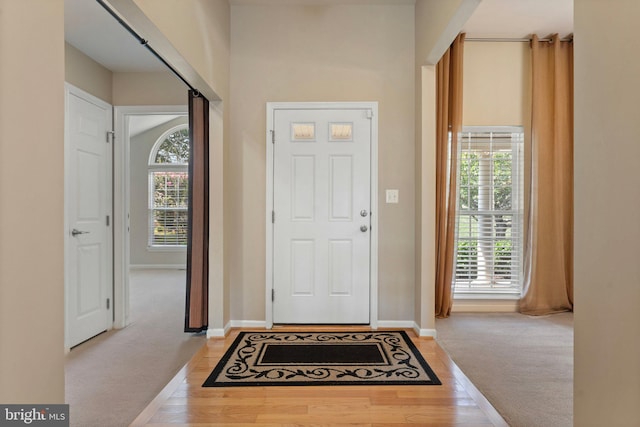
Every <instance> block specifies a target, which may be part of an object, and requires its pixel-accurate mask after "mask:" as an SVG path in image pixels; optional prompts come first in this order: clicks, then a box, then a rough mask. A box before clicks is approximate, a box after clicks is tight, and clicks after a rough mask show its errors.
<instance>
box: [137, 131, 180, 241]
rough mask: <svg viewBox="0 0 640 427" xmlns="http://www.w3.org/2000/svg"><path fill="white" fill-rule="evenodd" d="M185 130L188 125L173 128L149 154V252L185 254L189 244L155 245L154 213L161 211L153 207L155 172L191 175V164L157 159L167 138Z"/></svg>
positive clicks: (160, 138) (162, 136)
mask: <svg viewBox="0 0 640 427" xmlns="http://www.w3.org/2000/svg"><path fill="white" fill-rule="evenodd" d="M183 129H187V130H188V129H189V125H188V124H180V125H177V126H173V127H171V128H170V129H168V130H167V131H165V132H164V133H163V134H162V135H160V137H159V138H158V139H157V140H156V142H155V143H154V144H153V147H152V148H151V151H150V153H149V160H148V162H147V179H148V187H147V188H148V191H147V195H148V197H147V251H149V252H184V251H185V250H186V249H187V244H186V243H185V244H184V245H179V244H176V245H159V244H154V235H153V232H152V230H153V228H154V220H153V213H154V211H156V210H159V209H157V208H155V207H154V206H153V194H154V190H155V186H154V181H153V174H154V173H155V172H179V173H186V174H187V176H188V174H189V163H156V162H155V159H156V156H157V155H158V150H159V149H160V147H161V146H162V144H163V143H164V142H165V140H166V139H167V137H168V136H169V135H171V134H173V133H175V132H178V131H181V130H183ZM169 210H171V211H187V210H188V208H187V207H185V208H176V209H169Z"/></svg>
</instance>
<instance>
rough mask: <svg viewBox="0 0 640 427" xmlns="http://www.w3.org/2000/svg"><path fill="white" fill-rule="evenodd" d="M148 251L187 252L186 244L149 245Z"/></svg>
mask: <svg viewBox="0 0 640 427" xmlns="http://www.w3.org/2000/svg"><path fill="white" fill-rule="evenodd" d="M147 251H148V252H186V251H187V247H186V246H147Z"/></svg>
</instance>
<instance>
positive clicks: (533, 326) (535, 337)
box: [436, 313, 573, 427]
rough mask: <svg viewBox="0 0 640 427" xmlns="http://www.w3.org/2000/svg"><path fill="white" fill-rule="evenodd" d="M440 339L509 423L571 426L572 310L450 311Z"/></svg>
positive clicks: (440, 329)
mask: <svg viewBox="0 0 640 427" xmlns="http://www.w3.org/2000/svg"><path fill="white" fill-rule="evenodd" d="M436 329H437V331H438V339H437V340H438V343H439V344H440V345H441V346H442V347H443V348H444V349H445V350H446V351H447V352H448V353H449V355H450V356H451V358H452V359H453V360H454V362H455V363H456V364H457V365H458V366H459V367H460V369H462V371H463V372H464V373H465V374H466V375H467V377H469V379H470V380H471V382H473V384H474V385H475V386H476V387H477V388H478V389H479V390H480V391H481V392H482V394H484V395H485V397H486V398H487V399H488V400H489V402H491V404H492V405H493V406H494V407H495V408H496V409H497V410H498V412H500V414H501V415H502V416H503V417H504V419H505V420H506V421H507V422H508V423H509V425H510V426H512V427H550V426H552V427H565V426H566V427H570V426H572V425H573V410H572V406H573V313H561V314H555V315H551V316H540V317H530V316H524V315H521V314H516V313H509V314H462V313H454V314H452V315H451V317H449V318H448V319H438V320H437V321H436Z"/></svg>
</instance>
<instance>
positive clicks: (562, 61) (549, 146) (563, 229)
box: [520, 35, 573, 315]
mask: <svg viewBox="0 0 640 427" xmlns="http://www.w3.org/2000/svg"><path fill="white" fill-rule="evenodd" d="M531 49H532V68H533V73H532V79H533V80H532V90H533V98H532V115H531V130H532V138H531V177H530V192H529V194H530V201H529V215H528V218H529V224H528V233H527V236H526V242H525V269H524V288H523V297H522V299H521V300H520V311H521V312H522V313H526V314H531V315H542V314H549V313H556V312H561V311H570V310H573V43H572V42H567V41H560V40H559V38H558V36H557V35H556V36H554V37H553V38H552V40H551V42H548V41H545V42H540V41H538V38H537V37H535V36H534V37H533V40H532V43H531Z"/></svg>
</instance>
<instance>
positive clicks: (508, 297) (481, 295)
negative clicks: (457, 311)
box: [453, 292, 521, 301]
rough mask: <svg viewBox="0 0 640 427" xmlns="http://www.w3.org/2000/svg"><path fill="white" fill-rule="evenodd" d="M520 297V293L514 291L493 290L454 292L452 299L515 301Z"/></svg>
mask: <svg viewBox="0 0 640 427" xmlns="http://www.w3.org/2000/svg"><path fill="white" fill-rule="evenodd" d="M520 298H521V296H520V294H515V293H494V292H454V294H453V300H454V301H461V300H474V301H478V300H486V301H491V300H498V301H517V300H519V299H520Z"/></svg>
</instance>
